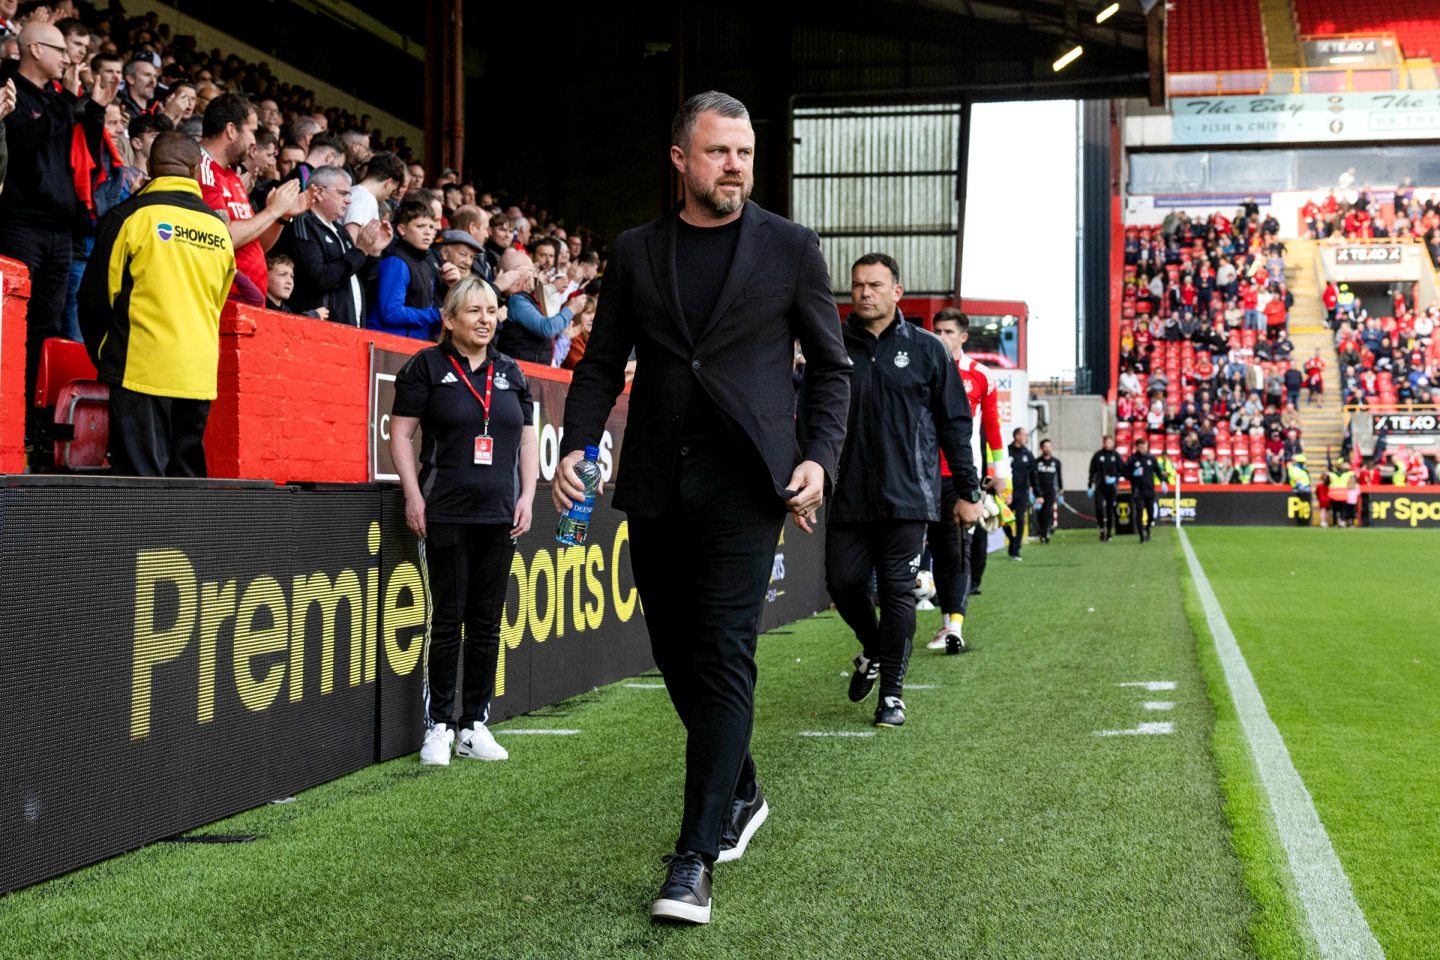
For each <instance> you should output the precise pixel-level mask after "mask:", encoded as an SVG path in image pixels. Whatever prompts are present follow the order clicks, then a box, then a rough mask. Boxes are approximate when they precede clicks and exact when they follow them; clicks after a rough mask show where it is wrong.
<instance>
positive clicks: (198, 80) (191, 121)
mask: <svg viewBox="0 0 1440 960" xmlns="http://www.w3.org/2000/svg"><path fill="white" fill-rule="evenodd" d="M29 24H37V25H43V24H51V25H53V26H54V27H55V28H56V29H57V30H59V31H60V32H61V34H62V35H63V36H64V37H65V39H66V40H67V43H68V44H69V45H70V46H71V51H70V53H69V54H67V55H68V56H70V57H71V59H72V60H73V61H75V62H81V63H83V64H84V67H83V68H82V70H81V73H80V78H79V82H80V85H81V88H82V102H84V99H83V98H89V97H91V96H92V95H94V96H95V100H96V102H97V103H99V102H105V100H102V99H101V97H100V93H102V92H103V91H101V90H100V89H99V86H98V85H99V84H100V83H101V78H102V77H103V76H104V74H103V73H101V72H100V70H101V68H100V67H99V65H98V64H99V61H98V60H96V57H97V55H111V60H112V61H113V60H114V59H115V57H116V56H118V58H119V63H120V64H124V65H125V66H126V71H125V74H124V78H125V79H124V82H123V84H122V85H121V86H120V88H119V89H118V92H116V93H112V94H111V96H112V97H113V100H114V102H113V103H110V104H109V105H108V107H107V109H108V111H109V113H113V114H116V116H114V117H111V116H109V115H108V114H107V116H106V123H105V125H104V128H103V129H98V128H91V127H87V126H85V125H83V124H77V126H76V127H75V133H76V139H75V143H76V144H78V145H83V146H85V147H88V151H86V152H88V154H89V159H90V162H89V164H88V165H87V164H81V165H79V167H77V169H76V170H75V171H71V170H68V169H67V170H65V171H64V173H63V176H64V177H65V179H66V180H70V179H73V180H74V183H75V189H76V203H77V211H80V210H84V209H86V208H88V212H89V216H88V217H77V222H79V221H83V223H82V225H80V226H77V228H76V231H75V247H76V251H77V253H76V261H75V269H74V273H73V279H74V285H78V280H79V276H80V273H81V272H83V269H84V266H85V264H84V261H83V259H82V257H83V255H84V254H83V253H82V252H81V251H85V250H88V246H87V244H88V243H91V242H93V238H94V236H95V229H96V225H97V223H98V220H99V218H100V217H101V216H102V215H103V213H104V210H105V209H106V208H107V207H109V206H113V205H114V204H115V203H118V202H120V201H121V200H123V199H125V198H126V197H127V196H129V195H130V194H131V193H133V192H134V191H135V190H138V189H139V188H140V186H141V185H142V184H143V183H144V181H145V179H146V177H147V173H146V165H147V157H148V151H149V148H150V144H151V143H152V142H153V140H154V137H155V136H156V134H158V133H159V132H162V131H163V130H168V129H171V127H172V125H175V126H178V127H179V128H180V129H181V130H182V131H183V132H188V133H191V135H192V136H196V137H197V138H198V136H199V124H200V118H201V117H202V116H203V114H204V112H205V108H206V106H207V105H208V103H210V102H211V101H213V100H214V99H215V98H217V97H219V96H221V95H222V94H238V95H241V96H243V97H245V98H247V99H248V100H249V101H250V102H251V103H252V104H253V105H254V106H255V109H256V115H257V118H258V121H259V130H257V136H258V137H259V138H260V142H258V143H257V144H256V145H255V147H252V148H251V150H250V152H249V153H248V154H247V155H246V156H245V157H244V159H243V160H241V161H239V162H238V163H237V164H236V168H235V169H236V172H237V173H240V174H241V176H242V182H243V185H244V188H245V189H246V190H248V191H250V197H251V204H252V206H253V208H254V209H255V210H256V211H259V210H260V209H261V208H262V207H263V205H264V202H265V197H266V195H267V193H268V191H269V190H270V189H271V188H272V187H273V186H274V185H275V184H276V183H278V182H279V181H281V180H282V179H283V178H284V177H286V176H287V175H288V174H290V173H291V170H292V169H293V168H294V167H295V166H296V161H297V160H298V159H299V158H303V157H305V155H306V145H310V146H313V145H314V144H313V143H312V140H314V142H315V143H319V142H322V141H323V137H321V134H322V133H328V134H331V135H341V134H345V135H346V136H343V137H341V143H340V144H339V145H338V146H337V149H343V154H342V155H339V159H337V160H334V161H328V162H334V163H336V164H341V165H343V166H344V167H346V168H347V172H349V173H350V174H351V175H352V183H353V184H359V183H360V181H361V179H362V178H363V176H364V174H365V172H366V170H367V169H371V170H373V169H375V164H374V160H375V158H376V157H379V156H383V155H386V154H389V155H393V156H394V157H397V158H399V160H401V161H403V163H401V164H399V165H396V164H394V163H393V162H390V163H389V166H388V169H390V170H391V171H392V173H391V174H390V175H389V176H398V177H400V178H401V179H400V181H399V183H398V187H396V188H395V189H394V190H393V192H391V193H390V194H389V195H388V196H382V197H381V198H379V203H378V218H379V219H381V220H390V219H391V218H392V217H393V214H394V211H395V209H396V208H397V207H398V206H399V204H400V202H401V201H402V200H403V199H405V198H407V197H408V198H412V199H413V198H418V199H421V200H423V201H424V202H425V203H427V204H429V205H431V207H432V208H433V209H434V211H435V219H436V221H437V226H438V227H439V228H440V229H445V228H448V227H450V226H452V223H451V218H454V217H456V215H457V214H460V216H459V218H458V219H457V220H456V222H455V224H454V225H456V226H459V227H461V228H462V229H461V230H459V231H453V230H452V231H448V233H449V234H451V235H452V236H451V237H450V238H449V240H448V242H449V243H450V244H451V250H450V251H449V253H442V252H440V251H439V249H438V248H432V250H431V251H430V252H429V256H430V257H431V258H432V259H433V261H434V264H435V266H436V270H435V273H436V275H437V278H438V277H439V276H440V275H441V273H442V271H441V270H440V269H439V267H440V266H441V265H442V264H445V263H448V262H450V261H454V262H457V263H460V264H462V266H461V267H460V269H462V270H464V269H470V264H471V262H472V261H473V262H474V272H475V273H478V274H480V275H482V276H484V277H485V278H486V279H487V280H495V281H499V282H502V283H504V284H505V285H506V288H505V290H503V291H502V293H510V294H516V293H519V294H523V295H528V296H532V297H533V298H534V299H535V300H536V301H537V303H538V304H539V305H540V307H541V312H542V313H543V314H544V315H546V316H547V317H552V316H554V315H558V313H559V312H560V310H561V307H562V305H563V304H565V303H566V302H567V299H568V298H569V297H571V296H574V294H575V293H576V290H577V288H579V287H583V286H587V285H589V284H590V283H591V281H593V280H594V279H595V277H596V274H597V272H598V268H599V264H600V261H599V260H598V259H597V257H596V256H595V253H594V252H593V251H592V249H591V248H592V247H593V246H594V239H593V238H592V237H589V236H582V234H581V233H580V232H579V231H577V230H574V229H571V230H569V231H567V230H565V229H564V228H562V227H561V226H560V222H559V219H558V218H557V217H555V216H553V215H551V214H550V213H549V212H548V211H546V210H544V209H541V208H539V207H538V205H536V204H535V203H533V202H530V201H529V200H528V199H526V198H523V197H521V198H514V199H503V200H502V199H501V197H500V195H499V194H498V193H497V192H495V191H487V190H484V189H482V188H481V187H480V186H479V185H477V184H476V183H475V182H474V181H473V180H465V179H464V178H462V177H461V175H460V174H459V173H458V172H456V171H454V170H449V169H447V170H444V171H442V172H440V174H439V175H438V176H434V177H433V178H431V179H430V180H429V181H428V189H427V178H426V175H425V173H424V169H423V167H422V166H421V165H420V164H419V163H418V160H419V158H418V157H417V156H416V155H415V153H414V149H413V148H412V146H411V145H410V144H409V143H408V142H407V139H406V137H405V136H403V135H401V136H395V135H390V136H384V135H382V133H381V131H379V130H376V129H373V128H372V127H371V125H370V118H369V117H368V116H364V115H360V116H357V115H356V114H355V113H353V112H351V111H350V110H347V109H341V108H337V107H334V106H327V105H325V104H324V103H320V102H317V98H316V94H315V92H314V91H313V90H311V89H308V88H306V87H304V86H301V85H300V84H298V83H289V82H285V81H283V80H282V79H280V78H279V77H277V76H276V74H275V72H274V71H273V70H272V69H271V67H270V66H269V65H268V64H267V63H265V62H258V61H249V60H246V59H244V58H242V57H240V56H238V55H236V54H235V53H233V52H227V51H225V50H222V49H218V48H217V49H209V50H206V49H204V48H203V47H202V45H201V44H200V43H199V42H198V40H197V38H196V37H195V36H190V35H186V34H183V33H174V32H172V30H171V28H170V26H169V25H168V24H167V23H164V22H162V21H161V18H160V17H159V16H158V15H157V14H156V13H154V12H146V13H143V14H141V15H139V16H133V17H131V16H127V15H126V13H125V11H124V9H123V8H122V6H121V5H120V4H118V3H116V4H111V5H109V6H107V7H101V8H99V9H97V8H96V7H94V6H92V5H90V4H76V3H73V2H70V0H62V2H60V3H57V4H53V5H40V4H34V3H27V4H22V5H21V6H20V8H19V13H18V16H17V19H16V21H15V22H13V23H11V24H10V26H11V27H13V28H14V29H15V30H17V31H18V30H19V29H23V28H24V27H26V26H27V25H29ZM7 37H8V38H9V39H10V40H11V43H10V44H9V45H8V47H7V48H6V49H8V50H11V51H14V50H15V49H16V48H17V46H16V44H14V42H13V41H14V38H15V34H12V33H7V32H6V31H5V30H4V29H3V26H0V42H4V41H5V39H6V38H7ZM81 46H83V49H84V53H83V55H80V54H79V53H78V52H77V51H78V50H79V49H80V47H81ZM136 64H148V65H147V66H145V67H144V69H143V70H137V69H135V65H136ZM11 66H12V67H13V66H14V65H13V64H12V65H11ZM92 69H93V72H94V75H93V76H92ZM151 84H153V91H152V90H151V89H150V85H151ZM57 89H58V86H57ZM181 90H183V92H184V95H183V96H178V97H171V95H170V94H171V92H172V91H177V92H178V91H181ZM107 99H108V98H107ZM19 119H20V118H18V117H16V118H12V120H11V122H15V121H16V120H19ZM187 124H188V125H190V128H187ZM267 131H268V133H267ZM357 131H358V132H359V133H360V134H363V136H358V137H357V136H354V133H355V132H357ZM82 134H83V135H82ZM127 134H128V136H127ZM13 139H14V138H12V142H13ZM287 148H289V149H287ZM80 149H81V147H80V146H75V147H73V148H72V149H71V155H70V163H71V165H75V163H76V161H75V158H76V157H78V156H80V154H79V152H77V151H79V150H80ZM287 155H288V156H287ZM322 162H324V161H322ZM380 167H381V168H382V169H386V168H387V167H386V165H385V164H381V165H380ZM86 171H88V178H87V177H86V176H84V175H83V173H84V172H86ZM52 172H54V171H52ZM311 172H312V171H310V170H308V169H307V170H303V171H302V173H303V176H304V178H305V180H308V178H309V175H310V173H311ZM87 180H88V183H87V182H86V181H87ZM381 180H382V181H384V180H385V178H384V177H381ZM302 182H305V181H304V180H302ZM388 182H392V183H393V182H394V181H393V180H391V181H388ZM382 186H383V183H382ZM86 188H88V189H86ZM355 191H356V192H357V193H358V192H360V188H359V187H358V186H357V187H356V188H355ZM312 193H313V191H312ZM366 196H367V197H369V196H370V194H369V193H368V192H367V193H366ZM102 198H103V202H102V204H101V205H100V206H98V207H97V203H96V201H99V200H102ZM11 199H12V200H13V199H14V197H13V196H12V198H11ZM242 199H243V198H242ZM462 207H463V208H465V212H464V213H461V208H462ZM313 209H317V210H318V209H319V208H318V207H315V208H313ZM341 209H342V211H343V210H344V207H343V205H342V207H341ZM365 209H366V212H365V213H364V214H363V219H359V220H356V221H355V222H356V223H357V228H356V229H358V228H359V226H363V224H364V223H365V222H367V220H368V219H369V218H372V217H375V216H376V215H377V214H376V213H375V212H374V211H375V210H376V203H375V201H374V200H371V201H370V205H369V206H368V207H367V208H365ZM329 215H330V214H327V216H329ZM438 232H439V230H437V233H438ZM457 232H458V233H459V234H463V236H462V237H461V238H460V241H459V243H458V244H457V241H456V240H455V238H454V236H453V235H454V234H456V233H457ZM336 235H337V236H338V235H339V234H336ZM542 241H544V242H545V249H544V250H543V251H541V252H539V253H537V247H538V246H539V245H540V244H541V242H542ZM398 242H399V241H398V240H396V241H395V243H398ZM437 243H438V239H437ZM461 246H463V247H464V248H465V250H464V252H465V253H467V254H468V253H469V252H470V250H471V249H473V250H474V252H475V254H476V256H474V257H471V256H465V257H464V258H461V257H459V256H453V257H452V256H450V253H454V251H455V250H456V249H458V248H459V247H461ZM511 246H513V247H516V248H518V249H519V250H521V251H523V252H525V253H526V254H530V255H534V256H535V258H536V259H537V260H542V261H543V262H541V263H539V264H538V265H537V264H536V263H534V262H533V261H530V260H525V259H524V258H522V261H524V262H523V263H522V266H521V267H520V268H518V269H516V270H511V271H508V274H501V275H499V276H497V272H498V271H497V270H496V269H495V267H496V265H497V264H498V261H499V255H500V253H502V252H504V251H505V249H506V248H508V247H511ZM393 250H394V246H393V244H392V246H391V247H390V248H389V249H387V250H385V251H384V252H383V253H381V255H380V256H381V257H382V258H383V257H384V256H386V255H387V254H389V253H391V252H393ZM542 254H543V255H542ZM582 254H583V256H582ZM12 256H13V254H12ZM17 259H18V258H17ZM373 273H374V271H372V270H369V269H368V268H367V269H366V270H365V271H362V272H361V274H359V276H360V277H368V279H362V280H361V288H362V294H361V295H362V296H365V297H369V296H372V295H373V292H374V291H373V289H371V286H372V284H373V277H372V276H370V275H371V274H373ZM542 273H543V274H544V275H543V276H541V275H540V274H542ZM8 276H11V274H8V273H7V277H8ZM452 282H453V281H452ZM448 285H449V284H448V282H445V281H440V280H438V279H437V290H436V295H437V300H438V298H442V297H443V295H444V290H445V288H447V287H448ZM598 286H599V285H598V284H595V285H593V286H588V290H589V292H590V294H592V295H591V296H590V297H589V298H588V300H587V301H585V303H586V309H585V310H583V311H582V312H580V313H579V315H576V310H578V308H577V307H576V306H575V305H576V304H577V303H579V302H581V301H580V300H579V299H578V298H576V299H575V300H573V301H570V302H569V307H570V308H572V309H571V312H570V313H567V314H566V316H567V317H569V320H568V322H567V325H566V327H565V328H564V329H562V331H561V332H560V333H559V334H558V335H556V336H555V337H554V338H552V339H553V340H554V341H556V342H557V344H559V346H560V347H563V349H558V348H557V349H556V351H555V353H556V356H555V360H554V362H553V363H551V364H550V365H551V366H562V365H566V366H570V367H573V366H574V363H575V361H576V360H578V359H579V356H581V355H582V354H583V352H584V346H585V343H586V340H587V338H588V321H589V320H590V319H591V318H593V316H594V309H595V304H596V300H595V297H594V294H596V293H598ZM346 290H347V294H348V290H349V288H348V287H347V288H346ZM73 293H74V291H73V287H72V291H71V300H72V302H73ZM261 293H262V294H263V291H262V292H261ZM233 299H244V297H243V296H240V292H239V291H238V290H237V293H236V294H232V300H233ZM247 302H251V303H256V302H258V301H257V300H248V301H247ZM232 312H233V308H232V310H230V311H227V313H226V317H227V319H226V320H225V321H222V322H223V323H228V324H234V323H235V322H236V321H235V320H234V319H233V317H232V316H231V314H232ZM310 312H311V313H312V314H318V313H319V311H310ZM254 315H259V316H264V314H263V312H261V311H254V312H253V314H251V316H254ZM271 316H273V314H272V315H271ZM360 316H361V317H363V316H364V312H363V311H362V312H361V313H360ZM277 319H278V318H277ZM315 322H316V323H323V322H324V320H316V321H315ZM32 326H34V324H32ZM42 329H43V327H42ZM57 329H59V330H61V331H63V332H65V333H66V334H67V335H68V336H69V337H70V338H71V339H65V338H61V337H53V338H50V339H47V340H45V342H44V343H43V344H40V345H38V350H39V352H40V357H39V362H38V369H36V370H35V371H34V374H35V389H34V390H33V391H32V393H31V395H30V396H29V397H27V398H26V400H25V404H26V405H27V406H29V408H30V413H29V414H28V415H27V428H26V430H27V441H28V444H27V445H28V448H29V467H30V469H31V470H48V469H61V470H93V469H103V468H104V466H105V463H106V431H107V390H106V388H105V385H104V384H101V383H99V382H97V381H96V380H95V377H96V373H95V369H94V367H93V365H92V364H91V363H90V360H89V358H88V357H87V356H86V355H85V349H84V346H83V345H82V344H80V343H78V342H77V341H76V340H75V339H74V338H75V337H78V327H76V326H74V325H72V324H69V323H65V324H61V325H60V326H58V327H57ZM36 424H38V428H36Z"/></svg>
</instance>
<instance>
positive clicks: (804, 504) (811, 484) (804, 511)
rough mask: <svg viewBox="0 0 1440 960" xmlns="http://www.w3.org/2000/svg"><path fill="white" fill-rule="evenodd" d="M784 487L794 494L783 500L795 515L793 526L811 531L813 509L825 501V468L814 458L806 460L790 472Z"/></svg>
mask: <svg viewBox="0 0 1440 960" xmlns="http://www.w3.org/2000/svg"><path fill="white" fill-rule="evenodd" d="M786 489H788V490H794V491H795V496H793V497H791V498H790V499H789V500H786V501H785V506H786V507H787V508H789V510H790V512H791V513H792V514H794V515H795V526H797V527H799V528H800V529H801V530H804V531H805V532H806V533H811V532H813V531H814V529H815V528H814V524H813V521H814V519H815V511H817V510H819V509H820V505H821V504H822V503H823V502H824V501H825V468H824V467H822V466H820V464H818V463H816V462H815V461H814V460H806V461H805V462H803V463H801V464H800V465H799V466H798V467H796V468H795V472H794V473H792V474H790V483H789V485H788V486H787V487H786Z"/></svg>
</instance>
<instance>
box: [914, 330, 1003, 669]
mask: <svg viewBox="0 0 1440 960" xmlns="http://www.w3.org/2000/svg"><path fill="white" fill-rule="evenodd" d="M935 335H936V336H938V337H939V338H940V339H941V340H943V341H945V345H946V346H947V347H948V348H949V349H950V355H951V356H952V357H953V358H954V359H955V367H956V369H958V370H959V371H960V379H961V380H962V381H963V382H964V384H965V396H966V398H967V399H968V400H969V401H970V410H971V415H972V417H973V418H974V420H975V421H976V422H977V423H978V424H979V431H980V439H981V454H982V456H981V457H980V459H979V460H978V461H977V462H978V463H983V464H984V465H985V477H986V480H985V487H986V489H988V490H990V492H992V493H996V492H998V488H996V486H995V484H996V481H995V480H994V479H991V478H994V477H995V476H996V467H997V465H998V464H1000V463H1002V462H1006V461H1005V442H1004V439H1003V437H1002V435H1001V432H1000V403H999V399H998V397H997V395H996V391H995V378H994V377H993V376H992V375H991V373H990V371H989V370H987V369H986V368H985V366H984V364H982V363H980V362H979V361H977V360H973V359H971V358H970V357H968V356H966V355H965V350H964V346H965V342H966V341H967V340H968V339H969V338H970V318H969V317H967V316H966V315H965V314H964V312H963V311H961V310H958V309H956V308H954V307H947V308H945V309H944V310H941V311H940V312H939V313H937V314H935ZM940 498H941V509H940V519H939V521H937V522H935V523H932V524H930V526H929V529H928V530H927V538H928V540H929V543H930V552H931V555H932V556H933V557H934V561H935V571H934V572H935V599H936V601H937V603H938V604H939V606H940V609H941V611H942V622H941V625H940V629H939V631H937V632H936V634H935V636H934V638H933V639H932V640H930V642H929V643H928V644H926V647H927V649H930V650H940V649H942V648H943V649H944V650H945V652H946V653H960V652H962V651H963V650H964V649H965V640H964V635H963V632H962V629H961V628H962V625H963V624H964V622H965V611H966V610H967V608H968V607H969V603H970V597H971V595H972V594H973V593H974V592H976V591H975V589H974V588H975V587H976V586H978V584H979V582H980V575H981V574H982V573H983V572H984V570H985V556H986V536H985V533H984V530H983V529H978V530H977V528H974V527H972V528H971V529H968V530H963V531H962V530H960V529H959V528H958V527H957V526H956V525H955V520H954V516H955V514H954V506H955V501H956V499H957V498H958V493H957V492H956V490H955V484H954V481H953V480H952V479H951V476H950V465H949V464H948V463H946V462H945V455H944V454H943V453H942V454H941V455H940Z"/></svg>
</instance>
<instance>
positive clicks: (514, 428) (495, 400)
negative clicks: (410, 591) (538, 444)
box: [390, 344, 535, 527]
mask: <svg viewBox="0 0 1440 960" xmlns="http://www.w3.org/2000/svg"><path fill="white" fill-rule="evenodd" d="M452 357H453V358H454V359H455V360H456V361H458V362H459V364H460V369H461V370H462V371H465V372H466V373H467V374H468V375H469V377H470V382H471V383H472V384H474V386H475V392H476V393H479V394H480V396H481V397H484V396H485V376H486V373H487V372H488V371H489V370H490V366H491V364H492V363H493V364H494V366H495V380H494V384H493V386H492V389H491V401H490V405H491V408H492V409H491V411H490V436H492V437H494V438H495V459H494V462H493V463H492V464H490V465H489V466H480V465H479V464H477V463H475V438H476V437H478V436H480V434H481V433H482V432H483V428H484V425H485V414H484V412H483V410H482V408H481V406H480V403H479V402H478V401H477V400H476V399H475V396H474V394H472V393H471V392H470V391H469V390H468V389H466V387H465V384H463V383H461V382H460V377H459V374H457V373H456V372H455V366H454V364H452V363H451V362H450V360H451V358H452ZM390 412H391V415H392V416H397V417H418V418H419V420H420V429H421V431H422V432H423V435H422V439H421V443H420V492H421V493H422V494H424V496H425V522H426V523H503V524H505V525H506V526H507V527H508V526H510V525H511V524H512V523H513V521H514V519H515V501H516V499H517V497H518V496H519V494H520V432H521V430H522V429H523V428H524V427H525V426H526V425H527V424H529V423H531V422H532V420H533V419H534V415H535V401H534V400H532V399H531V398H530V384H529V381H527V380H526V379H525V374H524V373H523V372H522V371H521V370H520V365H519V364H517V363H516V362H515V361H514V360H511V359H510V358H509V357H507V356H505V355H504V354H503V353H496V352H495V351H494V350H493V349H492V350H491V351H490V359H487V360H486V361H485V362H484V363H482V364H481V365H480V366H479V367H478V368H477V369H475V370H471V369H470V361H468V360H466V359H465V358H464V357H462V356H461V355H460V354H459V352H458V351H456V349H455V348H454V347H452V346H450V345H449V344H439V345H437V346H433V347H427V348H426V349H424V350H421V351H420V352H419V353H417V354H415V356H413V357H411V358H410V361H409V362H408V363H406V364H405V366H404V367H403V368H401V370H400V373H399V374H397V375H396V377H395V403H394V404H393V405H392V407H391V410H390Z"/></svg>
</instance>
